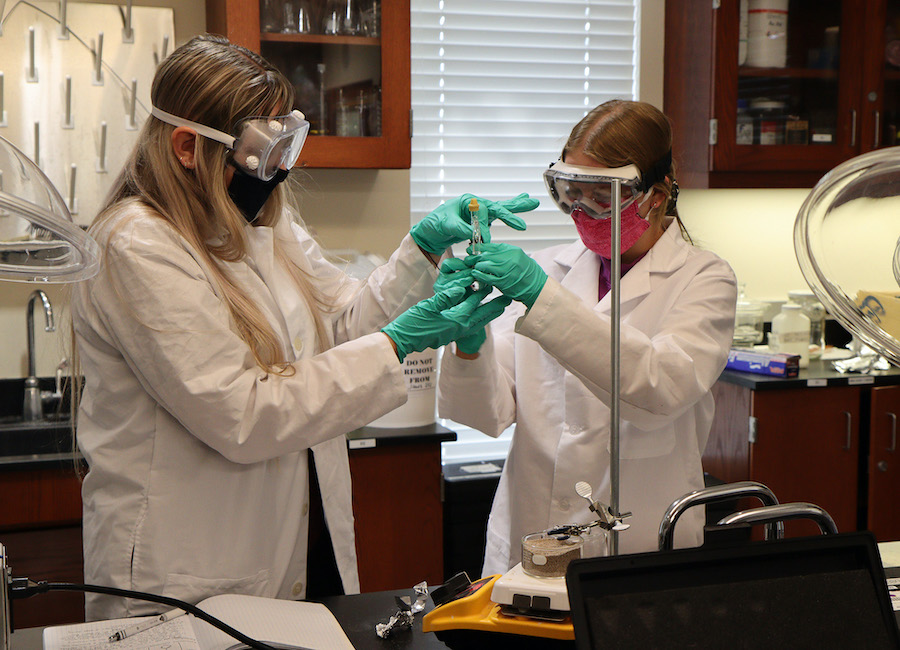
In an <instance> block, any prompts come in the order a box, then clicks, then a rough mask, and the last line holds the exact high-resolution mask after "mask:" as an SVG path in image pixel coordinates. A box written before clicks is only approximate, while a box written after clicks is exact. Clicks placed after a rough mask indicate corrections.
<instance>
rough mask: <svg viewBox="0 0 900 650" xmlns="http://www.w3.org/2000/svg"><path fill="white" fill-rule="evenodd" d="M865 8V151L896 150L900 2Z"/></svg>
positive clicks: (879, 0)
mask: <svg viewBox="0 0 900 650" xmlns="http://www.w3.org/2000/svg"><path fill="white" fill-rule="evenodd" d="M867 8H868V11H869V15H868V17H867V21H866V24H867V26H869V28H868V29H866V34H865V42H866V43H867V44H868V46H867V47H866V49H865V56H866V60H865V62H864V64H863V67H862V70H863V71H864V76H863V85H862V96H861V97H860V106H861V108H860V139H861V144H862V147H863V150H864V151H867V150H871V149H879V148H881V147H893V146H896V145H897V128H898V127H900V0H874V1H872V2H869V3H868V4H867Z"/></svg>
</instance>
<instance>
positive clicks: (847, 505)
mask: <svg viewBox="0 0 900 650" xmlns="http://www.w3.org/2000/svg"><path fill="white" fill-rule="evenodd" d="M713 392H714V395H715V399H716V416H715V419H714V421H713V427H712V431H711V432H710V439H709V442H708V444H707V446H706V451H705V452H704V455H703V468H704V470H705V471H707V472H709V473H711V474H712V475H714V476H717V477H718V478H721V479H722V480H724V481H726V482H728V483H732V482H734V481H742V480H753V481H759V482H761V483H763V484H765V485H767V486H768V487H769V488H771V490H772V491H773V492H774V493H775V496H776V497H778V500H779V501H780V502H781V503H788V502H797V501H802V502H809V503H814V504H816V505H818V506H821V507H822V508H824V509H825V510H826V511H827V512H828V514H830V515H831V517H832V518H833V519H834V522H835V524H836V525H837V527H838V530H839V531H851V530H857V505H858V504H857V497H858V494H859V480H860V472H859V458H860V449H861V440H860V421H861V419H860V389H859V388H857V387H853V386H845V387H835V388H797V389H791V390H761V391H760V390H751V389H749V388H745V387H743V386H737V385H734V384H729V383H725V382H722V381H720V382H718V383H717V384H716V385H715V387H714V389H713ZM757 505H759V504H758V503H756V504H748V506H749V507H755V506H757ZM818 530H819V529H818V527H817V526H816V525H815V524H814V523H812V522H809V521H788V522H786V525H785V534H786V535H788V536H797V535H813V534H817V533H818Z"/></svg>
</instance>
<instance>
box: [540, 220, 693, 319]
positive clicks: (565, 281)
mask: <svg viewBox="0 0 900 650" xmlns="http://www.w3.org/2000/svg"><path fill="white" fill-rule="evenodd" d="M687 255H688V247H687V245H686V242H685V241H684V239H682V237H681V229H680V228H679V226H678V223H677V222H676V221H675V220H674V219H673V220H672V221H671V222H670V223H669V225H668V227H667V228H666V231H665V232H664V233H663V235H662V237H660V238H659V240H658V241H657V242H656V243H655V244H654V245H653V247H652V248H651V249H650V250H649V251H647V254H646V255H645V256H644V257H643V259H641V260H640V261H639V262H638V263H637V264H635V265H634V267H633V268H632V269H631V270H630V271H628V274H627V275H626V276H625V277H624V278H623V279H622V284H621V286H620V290H621V294H620V295H621V300H620V302H621V304H625V303H627V302H630V301H632V300H635V299H638V298H642V297H643V296H645V295H647V294H648V293H650V288H651V281H650V276H651V275H652V274H654V273H671V272H673V271H675V270H676V269H679V268H681V267H682V266H683V265H684V262H685V260H686V259H687ZM553 261H554V263H555V264H557V265H558V267H559V268H558V270H557V273H558V274H554V277H556V278H557V279H559V278H562V279H561V284H562V286H564V287H565V288H567V289H569V290H570V291H572V292H573V293H575V294H577V295H580V296H596V295H597V293H598V291H599V284H600V257H599V256H598V255H597V254H596V253H594V252H593V251H591V250H589V249H588V248H587V247H586V246H585V245H584V244H583V243H582V241H581V240H580V239H578V240H575V241H574V242H572V243H571V244H569V245H568V246H565V247H563V248H562V249H560V251H559V253H557V255H556V256H555V257H554V258H553ZM611 302H612V296H611V294H609V293H607V294H606V295H605V296H604V297H603V299H602V300H601V301H600V302H599V303H598V304H597V307H596V311H598V312H600V313H609V312H610V311H611V309H612V305H611Z"/></svg>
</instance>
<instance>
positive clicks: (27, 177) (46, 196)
mask: <svg viewBox="0 0 900 650" xmlns="http://www.w3.org/2000/svg"><path fill="white" fill-rule="evenodd" d="M99 268H100V250H99V247H98V245H97V243H96V242H95V241H94V240H93V239H92V238H91V237H90V236H89V235H88V234H87V233H86V232H84V231H83V230H82V229H81V228H80V227H79V226H78V225H77V224H76V223H74V222H73V221H72V215H71V214H70V213H69V210H68V208H67V207H66V204H65V201H64V200H63V198H62V197H61V196H60V194H59V192H58V191H57V190H56V188H55V187H54V186H53V183H51V182H50V180H49V179H48V178H47V176H46V175H45V174H44V173H43V172H42V171H41V170H40V169H39V168H38V166H37V165H35V164H34V163H33V162H32V161H31V160H30V159H29V158H28V157H27V156H25V154H23V153H22V152H21V151H19V149H17V148H16V147H15V146H14V145H13V144H12V143H10V142H9V141H8V140H6V139H5V138H3V137H2V136H0V280H12V281H14V282H77V281H78V280H84V279H86V278H89V277H91V276H93V275H95V274H96V273H97V271H98V270H99Z"/></svg>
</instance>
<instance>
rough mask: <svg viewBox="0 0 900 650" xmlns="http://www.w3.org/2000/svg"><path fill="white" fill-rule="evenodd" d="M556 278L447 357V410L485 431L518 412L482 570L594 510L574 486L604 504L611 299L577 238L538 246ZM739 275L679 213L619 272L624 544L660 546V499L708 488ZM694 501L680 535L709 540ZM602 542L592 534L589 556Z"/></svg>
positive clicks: (689, 541) (504, 563) (443, 376)
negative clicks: (465, 350)
mask: <svg viewBox="0 0 900 650" xmlns="http://www.w3.org/2000/svg"><path fill="white" fill-rule="evenodd" d="M534 257H535V259H536V260H537V261H538V263H540V265H541V267H542V268H543V269H544V270H545V271H546V272H547V274H548V276H549V279H548V280H547V283H546V285H545V287H544V289H543V290H542V292H541V294H540V296H539V297H538V299H537V301H536V302H535V303H534V305H533V306H532V308H531V309H530V310H528V311H527V312H525V309H524V307H523V306H522V305H521V304H519V303H513V305H511V306H510V307H509V308H508V309H507V312H506V313H504V315H503V316H501V317H500V318H498V319H497V320H496V321H494V322H493V323H492V324H491V326H490V328H491V334H492V335H491V336H489V337H488V340H487V342H486V343H485V345H484V346H483V347H482V349H481V356H480V357H479V358H477V359H474V360H464V359H460V358H459V357H457V356H456V355H455V354H450V353H449V351H448V353H446V354H444V356H443V361H442V366H441V372H440V390H439V394H440V397H439V409H440V414H441V416H442V417H448V418H451V419H454V420H457V421H459V422H463V423H465V424H468V425H469V426H472V427H473V428H475V429H478V430H480V431H483V432H485V433H487V434H489V435H494V436H496V435H499V434H500V433H501V432H502V431H503V430H504V429H506V428H507V427H509V426H510V425H511V424H513V423H516V429H515V433H514V435H513V440H512V445H511V447H510V450H509V457H508V459H507V461H506V464H505V466H504V468H503V474H502V476H501V479H500V485H499V487H498V490H497V494H496V496H495V498H494V504H493V508H492V510H491V516H490V520H489V524H488V532H487V543H486V552H485V565H484V575H491V574H495V573H504V572H505V571H506V570H507V569H509V568H510V567H511V566H513V565H515V564H516V563H517V562H519V561H521V546H520V540H521V538H522V536H523V535H525V534H527V533H531V532H536V531H541V530H545V529H546V528H548V527H551V526H555V525H557V524H566V523H586V522H588V521H591V520H592V513H591V512H590V511H589V510H588V508H587V505H588V504H587V502H586V501H585V500H584V499H582V498H580V497H579V496H577V495H576V493H575V489H574V486H575V483H577V482H578V481H587V482H588V483H590V484H591V486H592V487H593V489H594V498H595V499H599V500H601V501H603V502H604V503H609V466H610V462H609V419H610V411H609V406H608V405H609V403H610V393H611V390H612V389H611V380H610V358H611V352H610V348H611V346H610V339H611V336H610V318H609V314H610V304H611V295H610V294H607V295H606V296H605V297H604V298H603V299H602V300H601V301H600V302H599V303H598V302H597V293H598V283H599V275H600V263H599V258H598V256H597V255H596V254H594V253H592V252H591V251H589V250H588V249H586V248H585V247H584V245H583V244H582V243H581V241H576V242H575V243H572V244H569V245H563V246H557V247H553V248H549V249H546V250H544V251H541V252H539V253H537V254H536V255H535V256H534ZM736 296H737V292H736V283H735V278H734V274H733V272H732V270H731V268H730V267H729V266H728V264H727V263H726V262H724V261H723V260H721V259H719V258H718V257H716V256H715V255H714V254H712V253H710V252H708V251H704V250H701V249H699V248H695V247H693V246H691V245H689V244H688V243H687V242H685V241H684V240H683V239H682V238H681V235H680V232H679V229H678V225H677V224H674V223H673V224H672V225H671V226H670V227H669V228H668V229H667V231H666V232H665V233H664V235H663V236H662V237H661V238H660V239H659V240H658V241H657V242H656V244H655V245H654V246H653V248H652V249H651V250H650V251H649V252H648V253H647V254H646V255H645V256H644V258H643V259H641V260H640V261H639V262H638V263H637V264H636V265H635V266H634V267H633V268H632V269H631V270H630V271H629V272H628V273H627V274H626V275H625V277H624V278H622V283H621V314H622V328H621V347H620V350H621V363H620V368H621V374H620V377H621V380H620V381H621V384H620V389H621V391H620V396H621V400H620V414H621V417H622V423H621V426H620V449H621V455H620V458H621V463H620V479H621V480H620V509H621V510H622V511H632V512H633V513H634V515H633V517H632V518H630V519H628V520H627V523H630V524H631V528H630V529H629V530H627V531H624V532H622V533H620V534H619V551H620V552H621V553H631V552H638V551H650V550H655V549H656V548H657V530H658V528H659V523H660V521H661V519H662V515H663V513H664V512H665V509H666V507H667V506H668V505H669V504H670V503H671V502H672V501H673V500H674V499H676V498H677V497H679V496H681V495H682V494H685V493H687V492H689V491H691V490H695V489H699V488H702V487H703V472H702V469H701V465H700V457H701V454H702V452H703V448H704V447H705V445H706V440H707V436H708V434H709V429H710V425H711V423H712V417H713V410H714V405H713V398H712V395H711V394H710V388H711V387H712V385H713V384H714V383H715V381H716V379H717V378H718V376H719V374H720V373H721V371H722V370H723V368H724V367H725V362H726V359H727V356H728V350H729V347H730V345H731V338H732V333H733V327H734V308H735V301H736ZM701 510H702V509H699V508H695V509H693V510H691V511H688V512H687V513H686V514H685V516H683V517H682V518H681V519H680V520H679V522H678V524H677V525H676V528H675V533H676V544H677V545H679V546H686V545H696V544H698V543H699V542H700V541H701V535H702V524H703V513H702V512H701ZM604 552H605V545H604V544H603V543H602V534H599V533H598V534H592V535H591V536H590V539H589V540H588V541H587V543H586V547H585V555H600V554H603V553H604Z"/></svg>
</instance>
